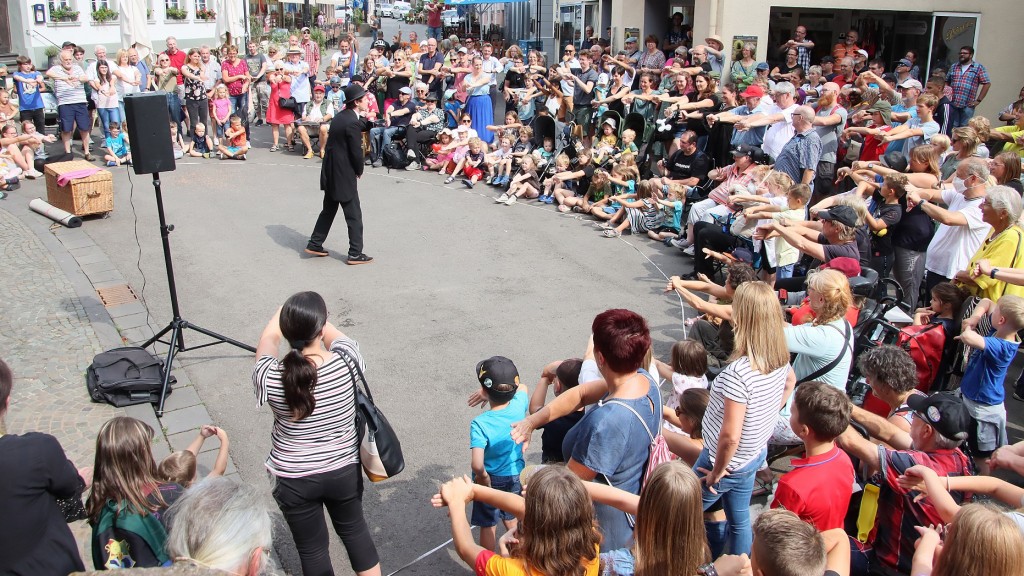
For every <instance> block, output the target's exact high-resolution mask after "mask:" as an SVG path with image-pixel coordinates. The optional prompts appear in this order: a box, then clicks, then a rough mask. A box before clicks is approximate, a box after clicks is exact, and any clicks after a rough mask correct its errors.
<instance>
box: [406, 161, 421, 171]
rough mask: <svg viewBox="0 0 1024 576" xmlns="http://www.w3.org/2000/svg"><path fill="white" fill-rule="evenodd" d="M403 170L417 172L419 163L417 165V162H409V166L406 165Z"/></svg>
mask: <svg viewBox="0 0 1024 576" xmlns="http://www.w3.org/2000/svg"><path fill="white" fill-rule="evenodd" d="M405 169H406V170H419V169H420V163H419V162H410V163H409V164H408V165H407V166H406V167H405Z"/></svg>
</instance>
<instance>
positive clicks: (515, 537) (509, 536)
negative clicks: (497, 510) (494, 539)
mask: <svg viewBox="0 0 1024 576" xmlns="http://www.w3.org/2000/svg"><path fill="white" fill-rule="evenodd" d="M517 546H519V529H518V528H513V529H512V530H509V531H508V532H505V533H504V534H503V535H502V536H501V538H499V539H498V550H499V551H500V552H501V555H502V556H504V557H506V558H510V557H511V556H512V550H515V549H516V547H517Z"/></svg>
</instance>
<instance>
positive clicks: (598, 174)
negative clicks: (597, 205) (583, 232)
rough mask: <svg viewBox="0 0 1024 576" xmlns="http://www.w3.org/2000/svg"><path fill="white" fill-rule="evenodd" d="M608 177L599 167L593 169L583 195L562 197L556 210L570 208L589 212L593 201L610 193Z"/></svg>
mask: <svg viewBox="0 0 1024 576" xmlns="http://www.w3.org/2000/svg"><path fill="white" fill-rule="evenodd" d="M608 178H609V176H608V172H607V171H605V170H603V169H601V168H597V169H595V170H594V176H593V177H592V178H591V179H590V186H589V187H588V188H587V191H586V193H585V194H584V195H583V196H572V197H566V198H564V199H563V201H562V205H561V206H559V207H558V210H559V211H560V212H567V211H568V210H572V211H573V212H582V213H584V214H589V213H590V212H591V211H592V210H594V205H593V203H594V202H600V201H602V200H604V199H605V198H607V197H609V196H611V195H612V185H611V183H610V182H609V180H608ZM563 209H564V210H563Z"/></svg>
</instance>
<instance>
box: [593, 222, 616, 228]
mask: <svg viewBox="0 0 1024 576" xmlns="http://www.w3.org/2000/svg"><path fill="white" fill-rule="evenodd" d="M597 227H598V228H600V229H601V230H612V229H613V228H615V225H614V224H612V223H611V222H601V223H600V224H598V225H597Z"/></svg>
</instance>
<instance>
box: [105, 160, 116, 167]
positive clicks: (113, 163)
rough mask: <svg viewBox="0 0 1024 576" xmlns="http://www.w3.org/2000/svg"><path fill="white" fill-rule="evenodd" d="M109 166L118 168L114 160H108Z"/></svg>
mask: <svg viewBox="0 0 1024 576" xmlns="http://www.w3.org/2000/svg"><path fill="white" fill-rule="evenodd" d="M107 166H117V162H114V161H113V160H107Z"/></svg>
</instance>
